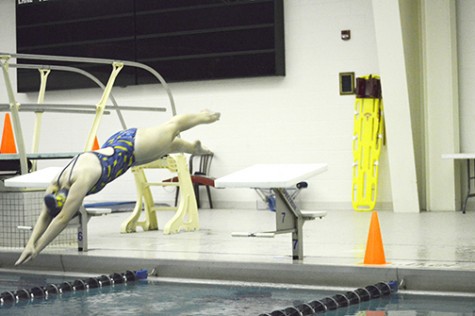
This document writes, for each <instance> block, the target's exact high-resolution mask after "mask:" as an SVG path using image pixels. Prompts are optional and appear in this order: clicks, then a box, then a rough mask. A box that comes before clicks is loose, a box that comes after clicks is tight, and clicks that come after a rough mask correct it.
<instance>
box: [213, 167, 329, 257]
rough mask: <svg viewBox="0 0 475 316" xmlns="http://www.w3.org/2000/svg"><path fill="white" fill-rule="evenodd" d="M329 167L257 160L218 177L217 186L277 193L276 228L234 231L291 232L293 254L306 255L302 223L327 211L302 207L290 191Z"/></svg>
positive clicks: (273, 233) (268, 235)
mask: <svg viewBox="0 0 475 316" xmlns="http://www.w3.org/2000/svg"><path fill="white" fill-rule="evenodd" d="M327 170H328V165H327V164H323V163H319V164H257V165H253V166H251V167H248V168H245V169H242V170H239V171H236V172H234V173H231V174H229V175H227V176H224V177H221V178H219V179H216V180H215V182H214V183H215V187H216V188H251V189H271V190H272V192H273V193H274V194H275V197H276V217H275V220H276V222H275V223H276V230H275V231H271V232H257V233H233V236H236V237H274V236H275V235H276V234H285V233H291V234H292V258H293V259H294V260H302V259H303V224H304V223H305V221H307V220H313V219H315V218H317V217H318V218H323V217H325V216H326V215H327V213H326V212H325V211H303V210H301V209H300V208H299V207H298V206H297V205H296V204H295V202H294V200H293V199H292V197H291V195H290V194H289V192H288V191H287V189H288V188H291V187H295V185H296V184H297V183H299V182H301V181H304V180H308V179H309V178H311V177H314V176H316V175H318V174H321V173H323V172H325V171H327Z"/></svg>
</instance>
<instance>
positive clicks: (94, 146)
mask: <svg viewBox="0 0 475 316" xmlns="http://www.w3.org/2000/svg"><path fill="white" fill-rule="evenodd" d="M100 148H101V146H99V141H98V140H97V136H96V137H94V144H93V145H92V150H98V149H100Z"/></svg>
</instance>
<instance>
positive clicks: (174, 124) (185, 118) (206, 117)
mask: <svg viewBox="0 0 475 316" xmlns="http://www.w3.org/2000/svg"><path fill="white" fill-rule="evenodd" d="M220 116H221V114H220V113H218V112H211V111H209V110H204V111H201V112H199V113H194V114H180V115H176V116H174V117H172V118H171V119H170V120H169V121H168V122H167V123H165V127H166V128H170V129H172V130H173V133H172V134H174V135H175V137H176V135H178V134H179V133H180V132H183V131H186V130H188V129H190V128H193V127H195V126H197V125H200V124H210V123H214V122H216V121H217V120H219V117H220Z"/></svg>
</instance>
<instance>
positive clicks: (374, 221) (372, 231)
mask: <svg viewBox="0 0 475 316" xmlns="http://www.w3.org/2000/svg"><path fill="white" fill-rule="evenodd" d="M386 263H387V262H386V257H385V256H384V247H383V238H382V237H381V230H380V228H379V219H378V212H376V211H374V212H373V214H372V215H371V223H370V226H369V233H368V241H367V243H366V253H365V256H364V264H386Z"/></svg>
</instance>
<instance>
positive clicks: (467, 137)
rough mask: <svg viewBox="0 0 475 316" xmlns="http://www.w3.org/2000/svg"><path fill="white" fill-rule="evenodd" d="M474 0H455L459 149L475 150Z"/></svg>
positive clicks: (463, 150) (462, 150)
mask: <svg viewBox="0 0 475 316" xmlns="http://www.w3.org/2000/svg"><path fill="white" fill-rule="evenodd" d="M474 16H475V1H471V0H457V33H458V41H457V44H458V62H459V68H458V71H459V97H460V101H459V102H460V134H461V136H460V150H461V152H475V137H473V135H475V125H474V124H473V122H474V121H475V92H474V90H473V83H474V82H475V34H474V32H473V30H474V29H475V19H474Z"/></svg>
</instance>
